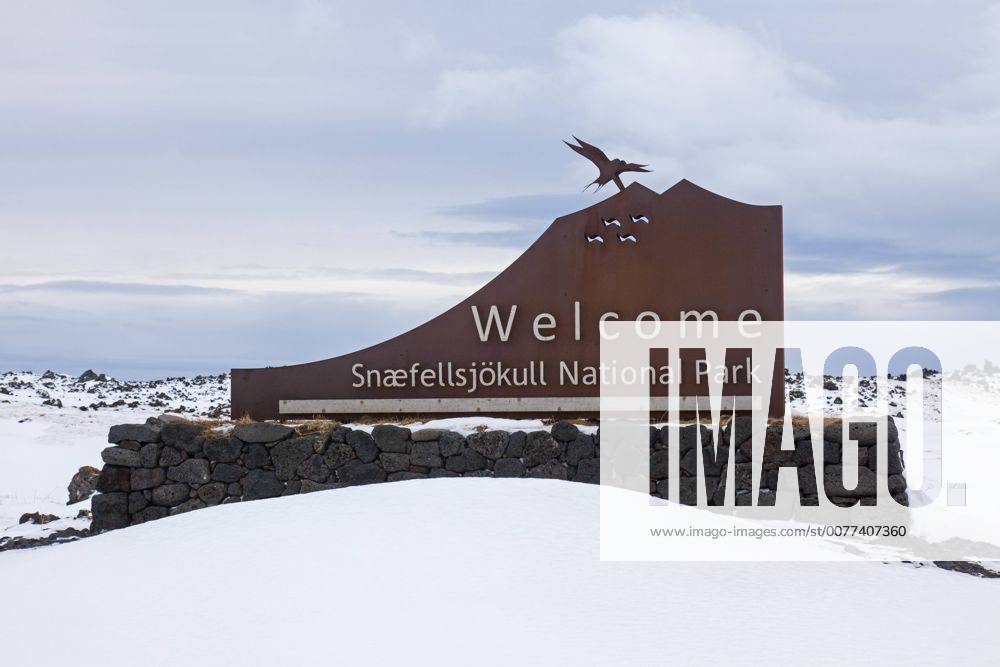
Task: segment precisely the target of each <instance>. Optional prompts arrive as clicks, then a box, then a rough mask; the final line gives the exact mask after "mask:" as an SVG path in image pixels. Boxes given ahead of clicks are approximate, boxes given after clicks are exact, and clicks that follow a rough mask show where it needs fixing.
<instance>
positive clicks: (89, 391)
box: [0, 368, 1000, 538]
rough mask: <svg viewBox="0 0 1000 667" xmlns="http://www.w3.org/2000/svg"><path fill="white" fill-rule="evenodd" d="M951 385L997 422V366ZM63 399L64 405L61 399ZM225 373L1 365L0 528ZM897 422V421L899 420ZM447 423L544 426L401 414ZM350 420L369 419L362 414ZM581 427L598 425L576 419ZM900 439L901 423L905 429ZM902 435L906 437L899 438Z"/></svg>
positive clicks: (867, 388) (209, 405) (792, 379)
mask: <svg viewBox="0 0 1000 667" xmlns="http://www.w3.org/2000/svg"><path fill="white" fill-rule="evenodd" d="M949 380H951V381H952V384H950V385H949V386H951V387H958V388H959V389H960V390H961V391H962V397H961V401H962V404H963V405H965V406H968V407H970V408H972V407H973V406H975V407H974V409H969V410H966V411H965V412H969V413H972V414H970V415H967V416H965V417H964V418H965V419H972V420H977V419H978V420H982V421H983V423H984V427H983V428H982V429H970V430H971V431H973V432H977V431H978V432H986V431H988V430H989V429H992V428H995V427H996V426H997V425H998V424H1000V400H998V398H1000V372H997V371H996V369H990V368H987V369H985V370H982V369H979V370H977V369H966V370H965V371H963V372H961V373H958V374H956V375H955V376H954V377H952V378H949ZM829 382H830V383H831V384H830V385H829V387H830V389H829V390H828V391H827V395H826V396H825V397H824V399H825V401H826V411H827V412H828V413H830V414H836V413H837V412H839V409H840V405H839V404H838V403H836V402H835V401H836V400H837V396H838V395H839V393H840V386H841V380H840V378H829ZM879 382H880V383H881V382H885V386H886V387H887V388H888V391H889V392H890V394H889V395H890V408H896V407H901V406H902V403H903V401H904V400H905V390H904V385H903V383H902V382H900V381H898V380H879ZM787 385H788V393H789V395H790V396H791V397H792V408H793V410H801V409H802V407H803V399H802V398H801V397H799V395H798V394H797V393H796V391H797V390H798V391H800V390H801V389H802V378H801V376H800V375H791V376H789V377H788V378H787ZM875 385H876V382H875V381H874V380H872V379H865V378H862V381H861V382H860V384H859V393H860V397H861V400H862V402H864V401H869V400H871V397H872V396H873V393H874V390H875ZM60 406H61V407H60ZM228 407H229V377H228V375H202V376H197V377H193V378H166V379H159V380H145V381H127V380H119V379H116V378H113V377H107V376H105V375H103V374H100V373H94V372H87V373H85V374H83V375H81V376H78V377H74V376H70V375H65V374H61V373H56V372H51V371H50V372H46V373H31V372H13V371H11V372H6V373H0V538H3V537H13V536H16V535H44V534H45V533H48V532H51V531H52V530H58V529H61V528H65V527H67V526H74V527H84V526H85V525H87V521H86V520H75V519H74V517H76V515H77V513H78V511H79V510H80V509H86V508H88V506H89V501H88V502H84V503H79V504H76V505H73V506H71V507H67V506H66V504H65V503H66V500H67V493H66V485H67V484H68V483H69V480H70V478H71V477H72V476H73V474H74V473H75V472H76V471H77V470H78V469H79V468H80V466H83V465H92V466H95V467H98V468H99V467H101V465H102V463H101V458H100V452H101V450H102V449H104V447H106V446H107V432H108V429H109V428H110V427H111V426H112V425H114V424H120V423H126V422H143V421H145V420H146V418H148V417H150V416H155V415H158V414H161V413H163V412H174V413H177V414H181V415H183V416H186V417H189V418H202V419H212V418H218V417H226V416H228V414H227V413H228ZM899 423H900V425H901V426H902V425H904V422H902V421H900V422H899ZM407 425H408V426H410V427H411V428H419V427H421V426H427V427H434V428H450V429H453V430H456V431H459V432H462V433H465V434H468V433H471V432H473V431H475V430H478V429H482V428H484V427H488V428H505V429H512V430H513V429H521V430H525V431H531V430H539V429H546V428H548V427H549V425H548V424H546V423H544V422H542V421H540V420H525V419H497V418H485V417H461V418H454V419H439V420H434V421H432V422H428V423H425V424H407ZM351 426H352V427H353V428H362V429H370V428H372V426H371V425H370V424H369V425H365V424H352V425H351ZM581 428H582V430H584V431H594V430H596V428H597V427H596V425H592V426H587V425H582V426H581ZM903 438H904V441H905V432H904V435H903ZM904 445H905V442H904ZM35 511H39V512H42V513H45V514H54V515H56V516H59V517H64V520H63V521H59V522H55V523H51V524H46V525H44V526H34V525H18V523H17V522H18V519H19V518H20V516H21V515H22V514H23V513H25V512H35Z"/></svg>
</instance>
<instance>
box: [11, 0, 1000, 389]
mask: <svg viewBox="0 0 1000 667" xmlns="http://www.w3.org/2000/svg"><path fill="white" fill-rule="evenodd" d="M571 133H572V134H576V135H578V136H581V137H583V138H585V139H587V140H588V141H591V142H593V143H596V144H598V145H600V146H602V147H604V148H606V149H607V151H608V153H614V154H620V155H622V156H624V157H626V158H627V159H630V160H633V161H638V162H647V163H649V164H650V165H651V166H652V167H653V168H654V169H655V172H654V173H652V174H649V175H646V176H644V178H643V182H644V183H645V184H646V185H648V186H650V187H652V188H654V189H657V190H659V191H662V190H664V189H666V188H667V187H669V186H670V185H672V184H673V183H674V182H676V181H677V180H679V179H681V178H688V179H690V180H693V181H694V182H696V183H698V184H700V185H702V186H704V187H706V188H709V189H710V190H713V191H715V192H718V193H720V194H724V195H727V196H730V197H733V198H735V199H739V200H742V201H746V202H751V203H759V204H783V205H784V207H785V209H784V224H785V248H786V258H785V262H786V263H785V280H786V288H785V293H786V301H787V303H786V314H787V316H788V318H789V319H852V318H862V319H1000V261H998V260H1000V226H998V222H1000V221H998V211H1000V206H998V204H1000V202H998V200H1000V185H998V184H1000V5H997V4H993V5H992V6H991V3H989V2H948V3H944V2H935V3H931V2H927V3H922V2H916V1H912V0H911V1H906V2H840V3H832V2H831V3H821V2H810V3H790V2H761V1H757V2H742V1H738V0H733V1H729V2H726V1H721V0H720V1H717V2H686V3H683V2H682V3H656V2H625V1H620V2H615V3H607V2H600V3H598V2H588V1H580V0H574V1H573V2H545V3H538V2H502V3H499V2H483V3H477V2H462V3H440V2H427V1H424V2H419V3H413V2H400V3H384V2H356V1H350V2H325V1H321V0H306V1H302V2H245V1H241V2H212V3H204V2H178V1H176V0H174V1H171V2H139V1H133V2H127V3H123V2H78V1H71V2H37V0H28V1H26V2H15V1H13V0H5V2H4V3H3V4H2V6H0V231H2V239H3V243H2V246H0V369H4V368H33V369H38V370H43V369H45V368H54V369H57V370H65V371H69V372H79V371H81V370H83V369H84V368H87V367H94V368H95V369H97V370H101V371H109V372H112V373H116V374H120V375H125V376H153V375H163V374H178V373H191V372H199V371H205V372H207V371H220V370H225V369H228V368H230V367H231V366H257V365H277V364H282V363H292V362H301V361H312V360H316V359H321V358H326V357H329V356H333V355H335V354H339V353H343V352H347V351H350V350H352V349H355V348H357V347H359V346H362V345H366V344H371V343H375V342H378V341H379V340H382V339H384V338H385V337H387V336H389V335H393V334H396V333H400V332H402V331H405V330H407V329H409V328H411V327H412V326H414V325H416V324H419V323H420V322H422V321H424V320H425V319H426V318H427V317H429V316H431V315H434V314H436V313H438V312H440V311H441V310H443V309H445V308H447V307H448V306H450V305H452V304H454V303H455V302H457V301H458V300H460V299H461V298H463V297H464V296H466V295H468V294H469V293H471V292H472V291H474V290H475V289H476V288H477V287H478V286H480V285H482V284H483V283H484V282H486V281H487V280H488V279H489V278H490V277H492V276H493V275H495V274H496V273H497V272H499V271H500V270H502V269H503V268H504V267H505V266H507V264H509V263H510V262H511V261H512V260H513V259H514V258H515V257H516V256H517V255H518V254H520V252H521V251H522V250H523V249H524V248H526V247H527V245H528V244H529V243H530V242H531V241H532V240H533V239H534V238H536V237H537V235H538V234H539V233H540V232H541V231H542V230H543V229H544V228H545V226H546V225H547V224H548V223H549V222H551V220H552V219H553V218H554V217H556V216H558V215H561V214H564V213H568V212H571V211H574V210H577V209H579V208H581V207H583V206H586V205H588V204H590V203H592V202H593V201H596V200H595V198H594V197H593V196H589V195H585V194H581V193H580V189H581V187H582V186H583V184H585V183H587V182H588V181H590V180H591V179H592V178H593V174H592V167H591V166H590V165H588V164H587V163H586V162H584V161H583V160H581V159H580V158H579V157H577V156H576V155H575V154H573V153H572V152H570V151H569V150H568V149H566V147H565V146H563V144H562V143H561V139H563V138H568V137H569V135H570V134H571ZM602 194H609V193H607V192H602Z"/></svg>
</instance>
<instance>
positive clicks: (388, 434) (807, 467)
mask: <svg viewBox="0 0 1000 667" xmlns="http://www.w3.org/2000/svg"><path fill="white" fill-rule="evenodd" d="M697 428H701V429H702V442H703V443H711V442H712V431H710V430H709V429H707V428H705V427H704V426H701V427H698V426H696V425H690V426H685V427H683V428H682V429H681V432H680V443H679V445H680V454H681V479H680V489H681V502H683V503H688V504H694V493H695V478H694V477H693V475H694V474H695V470H696V467H695V466H696V459H695V457H696V455H697V452H696V451H695V447H696V442H697V433H696V429H697ZM731 430H735V432H736V433H735V437H736V440H735V442H736V443H737V444H736V465H735V470H736V485H737V486H736V499H737V503H738V504H750V488H751V487H750V477H751V471H750V468H751V463H750V460H751V459H750V454H751V449H752V448H751V439H750V429H749V420H748V419H747V418H743V417H740V418H737V419H735V420H733V422H732V423H731V424H730V425H728V426H727V427H726V428H725V429H724V430H723V435H724V436H725V440H724V442H725V441H728V439H729V434H730V432H731ZM875 433H876V432H875V428H874V425H873V424H872V425H866V424H861V425H853V426H852V430H851V433H850V435H851V437H852V438H855V439H857V440H858V442H859V445H860V446H861V450H860V458H859V463H860V467H859V471H858V485H857V487H856V488H855V489H854V490H845V489H843V488H842V486H841V485H840V480H841V478H842V467H841V465H840V454H841V452H840V447H841V446H840V444H839V443H840V434H841V424H840V422H839V421H831V422H829V423H827V424H826V426H825V431H824V440H825V441H826V442H825V443H824V462H825V463H827V464H829V465H825V466H824V468H823V475H822V479H821V480H820V483H821V484H822V485H823V486H824V487H825V491H826V494H827V495H828V496H829V497H830V498H831V499H832V500H833V501H834V502H836V503H838V504H842V505H851V504H855V503H857V502H859V501H860V502H861V503H863V504H870V503H873V502H874V496H875V473H874V471H875V460H876V458H875V455H874V448H873V445H874V444H875ZM793 435H794V438H795V440H796V449H795V451H794V452H790V451H788V452H779V451H778V450H779V449H780V441H781V426H780V424H779V425H772V426H771V427H769V429H768V433H767V438H766V441H765V444H764V452H765V466H764V467H765V470H766V472H765V473H764V480H763V482H764V483H763V490H762V491H761V495H760V498H759V503H758V504H766V503H769V502H773V498H774V489H775V485H776V481H777V476H778V471H777V468H778V467H780V466H791V467H794V468H796V469H797V471H798V475H799V480H800V484H801V487H802V499H801V502H802V504H816V503H817V502H818V501H817V495H816V494H817V493H818V490H817V484H816V479H817V477H816V473H815V470H816V466H817V465H823V463H824V462H814V461H812V450H811V446H810V444H809V442H810V441H809V433H808V431H807V430H806V429H804V428H801V429H800V428H798V427H796V429H795V432H794V434H793ZM889 435H890V445H889V453H890V456H889V473H890V475H891V477H890V478H889V484H890V490H891V491H892V493H893V495H894V497H896V498H897V501H898V502H901V503H903V504H905V502H906V496H905V488H906V482H905V479H903V477H902V472H903V466H902V460H901V456H900V450H899V442H898V439H897V437H896V429H895V425H893V424H892V423H891V420H890V433H889ZM108 442H110V443H111V444H112V445H113V446H111V447H108V448H107V449H105V450H104V451H103V452H102V453H101V456H102V458H103V459H104V463H105V465H104V467H103V469H102V470H101V474H100V479H99V480H98V485H97V488H98V491H99V492H100V493H99V495H97V496H94V498H93V502H92V511H93V525H92V531H94V532H99V531H102V530H109V529H114V528H123V527H125V526H129V525H134V524H138V523H143V522H145V521H151V520H153V519H160V518H163V517H165V516H169V515H173V514H179V513H182V512H188V511H191V510H195V509H201V508H203V507H208V506H211V505H218V504H221V503H233V502H240V501H244V500H259V499H262V498H272V497H275V496H282V495H291V494H297V493H309V492H311V491H319V490H323V489H334V488H340V487H344V486H352V485H356V484H371V483H375V482H393V481H400V480H410V479H420V478H426V477H535V478H544V479H560V480H570V481H575V482H585V483H591V484H596V483H598V482H599V472H600V464H599V456H600V449H599V448H600V434H599V433H597V434H595V435H590V434H587V433H583V432H581V431H580V429H578V428H577V427H576V426H575V425H573V424H570V423H566V422H559V423H556V424H555V425H554V426H553V427H552V429H551V432H549V431H534V432H530V433H525V432H523V431H514V432H507V431H484V432H482V433H473V434H471V435H468V436H463V435H461V434H459V433H455V432H453V431H443V430H438V429H418V430H412V431H411V429H408V428H402V427H398V426H390V425H380V426H375V427H374V429H373V431H372V432H371V433H370V434H369V433H367V432H365V431H362V430H352V429H349V428H345V427H343V426H331V427H330V428H328V429H327V428H324V430H322V431H319V432H301V431H300V430H297V429H296V428H293V427H291V426H287V425H284V424H278V423H273V422H257V423H247V424H237V425H235V426H234V427H233V428H232V430H231V432H230V433H226V434H222V433H219V432H216V431H210V430H207V429H206V427H205V426H203V425H201V424H197V423H193V422H186V421H180V420H176V419H170V420H166V419H165V418H161V419H157V418H151V419H149V420H147V422H146V423H145V424H123V425H119V426H114V427H112V428H111V431H110V433H109V434H108ZM650 450H651V451H650V478H651V482H650V486H651V488H650V492H651V494H652V495H654V496H659V497H663V496H665V495H666V484H667V480H666V478H667V470H668V452H669V443H668V430H667V429H666V428H662V429H656V428H653V427H650ZM703 455H704V456H705V458H704V459H703V460H704V461H705V462H706V464H705V470H706V476H707V482H706V490H707V495H708V497H709V504H714V505H721V504H722V502H721V500H722V498H723V497H724V495H723V494H724V492H725V485H724V484H722V485H720V483H719V479H720V477H719V473H720V471H721V470H722V467H723V466H724V465H725V464H726V461H727V460H728V458H727V457H728V455H729V447H724V448H722V449H721V450H720V452H719V457H718V458H717V459H714V457H713V449H712V448H710V447H709V448H708V449H706V450H705V452H704V453H703ZM713 459H714V460H713Z"/></svg>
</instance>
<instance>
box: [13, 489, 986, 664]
mask: <svg viewBox="0 0 1000 667" xmlns="http://www.w3.org/2000/svg"><path fill="white" fill-rule="evenodd" d="M691 511H696V510H691ZM597 516H598V487H596V486H591V485H584V484H567V483H562V482H556V481H549V480H495V479H448V480H418V481H413V482H400V483H394V484H380V485H373V486H367V487H355V488H349V489H342V490H338V491H331V492H325V493H314V494H309V495H302V496H291V497H285V498H277V499H273V500H266V501H259V502H253V503H241V504H236V505H225V506H219V507H215V508H212V509H209V510H203V511H200V512H191V513H188V514H183V515H179V516H176V517H170V518H167V519H164V520H162V521H156V522H152V523H148V524H145V525H141V526H136V527H133V528H129V529H127V530H121V531H114V532H111V533H107V534H104V535H100V536H97V537H94V538H90V539H87V540H81V541H79V542H74V543H71V544H66V545H59V546H54V547H47V548H44V549H36V550H30V551H19V552H8V553H4V554H0V590H3V591H4V604H3V605H2V607H0V627H2V628H3V630H4V640H3V655H4V658H3V660H4V662H5V663H6V664H12V665H16V664H37V663H38V662H39V661H44V662H45V663H46V664H79V663H80V661H81V659H82V660H83V661H84V662H85V663H87V664H101V665H133V664H144V665H157V664H164V665H186V664H212V663H214V664H254V665H260V664H295V663H299V662H303V663H306V662H307V663H312V662H317V661H323V662H328V661H336V662H338V663H343V664H359V663H364V664H373V663H378V664H391V663H395V662H399V663H406V664H433V663H438V664H455V663H458V662H462V663H465V662H474V663H476V664H604V665H607V664H666V663H673V664H723V665H725V664H762V665H764V664H766V665H775V664H778V665H780V664H800V663H803V662H809V663H810V664H835V665H849V664H873V663H885V664H895V663H898V662H901V661H902V662H906V663H907V664H986V663H987V662H990V661H992V660H994V659H995V657H996V656H997V655H1000V635H998V633H997V632H996V628H997V624H998V622H1000V606H998V605H997V603H996V601H997V599H1000V581H995V580H994V581H989V580H982V579H976V578H973V577H969V576H965V575H960V574H956V573H952V572H946V571H943V570H939V569H937V568H933V567H916V566H913V565H908V564H883V563H870V562H859V563H612V562H605V563H602V562H600V561H599V560H598V532H597V525H598V522H597ZM84 638H85V639H84Z"/></svg>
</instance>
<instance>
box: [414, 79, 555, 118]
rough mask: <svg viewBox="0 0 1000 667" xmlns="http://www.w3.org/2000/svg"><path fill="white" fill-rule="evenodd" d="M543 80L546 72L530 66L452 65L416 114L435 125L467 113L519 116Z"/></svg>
mask: <svg viewBox="0 0 1000 667" xmlns="http://www.w3.org/2000/svg"><path fill="white" fill-rule="evenodd" d="M542 83H543V76H542V75H541V74H540V73H539V72H537V71H536V70H534V69H533V68H530V67H509V68H488V69H448V70H445V71H443V72H441V74H440V75H439V76H438V79H437V83H436V85H435V86H434V89H433V90H432V91H431V92H430V94H429V95H428V97H427V99H426V100H425V101H424V102H423V104H421V105H419V106H418V107H417V109H416V112H415V116H416V119H417V120H418V121H422V122H424V123H427V124H428V125H431V126H433V127H442V126H444V125H446V124H447V123H450V122H453V121H457V120H460V119H462V118H466V117H475V118H477V119H480V120H482V119H484V118H485V119H497V118H503V119H505V120H511V119H512V117H513V118H519V117H522V116H523V114H522V113H520V110H522V109H525V108H530V104H529V103H530V99H531V98H532V97H533V96H534V95H536V94H537V93H538V92H539V86H540V85H541V84H542Z"/></svg>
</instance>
